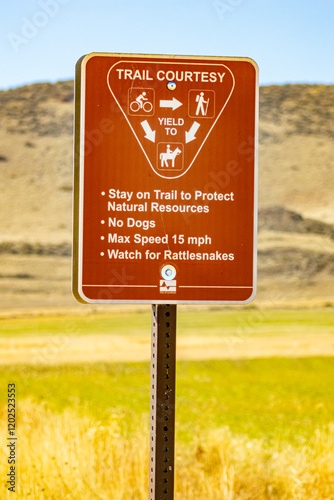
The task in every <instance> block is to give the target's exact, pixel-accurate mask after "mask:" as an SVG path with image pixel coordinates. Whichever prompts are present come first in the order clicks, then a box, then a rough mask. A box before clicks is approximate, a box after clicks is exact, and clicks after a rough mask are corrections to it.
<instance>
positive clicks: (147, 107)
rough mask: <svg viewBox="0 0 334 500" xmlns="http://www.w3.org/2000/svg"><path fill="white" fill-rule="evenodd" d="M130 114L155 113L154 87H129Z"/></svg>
mask: <svg viewBox="0 0 334 500" xmlns="http://www.w3.org/2000/svg"><path fill="white" fill-rule="evenodd" d="M128 102H129V114H133V115H140V116H144V115H153V103H154V90H153V89H139V88H132V89H129V101H128Z"/></svg>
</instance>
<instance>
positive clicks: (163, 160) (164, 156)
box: [159, 144, 182, 168]
mask: <svg viewBox="0 0 334 500" xmlns="http://www.w3.org/2000/svg"><path fill="white" fill-rule="evenodd" d="M181 153H182V151H181V149H180V148H179V147H176V148H175V149H174V151H172V150H171V148H170V144H167V150H166V152H164V153H160V156H159V158H160V166H161V168H163V167H166V168H169V167H170V166H171V167H172V168H175V158H176V157H177V156H178V155H180V154H181ZM169 160H171V165H170V164H169V163H168V162H169Z"/></svg>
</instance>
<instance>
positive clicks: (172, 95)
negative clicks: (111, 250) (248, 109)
mask: <svg viewBox="0 0 334 500" xmlns="http://www.w3.org/2000/svg"><path fill="white" fill-rule="evenodd" d="M107 83H108V87H109V90H110V92H111V94H112V96H113V98H114V99H115V101H116V103H117V105H118V106H119V108H120V110H121V111H122V113H123V115H124V117H125V119H126V121H127V123H128V125H129V127H130V129H131V131H132V133H133V134H134V136H135V138H136V139H137V141H138V144H139V146H140V148H141V150H142V152H143V153H144V155H145V157H146V159H147V161H148V163H149V165H150V167H151V168H152V170H153V171H154V172H155V173H156V174H157V175H158V176H159V177H162V178H165V179H170V178H175V179H176V178H179V177H182V176H183V175H185V174H186V173H187V172H188V171H189V169H190V168H191V166H192V165H193V163H194V161H195V160H196V158H197V156H198V155H199V154H200V152H201V150H202V149H203V147H205V142H206V140H207V138H208V137H209V135H210V133H211V131H212V130H213V128H214V126H215V125H216V123H217V122H218V120H219V118H220V116H221V115H222V113H223V111H224V109H225V107H226V105H227V103H228V101H229V99H230V97H231V95H232V92H233V90H234V76H233V73H232V71H231V70H230V69H229V68H228V67H227V66H225V65H224V64H222V63H219V62H217V61H212V62H203V63H196V62H175V61H170V62H167V61H159V60H158V59H156V58H151V59H150V60H149V61H145V60H132V61H130V60H129V61H128V60H121V61H119V62H117V63H116V64H114V65H113V66H112V67H111V68H110V69H109V72H108V76H107Z"/></svg>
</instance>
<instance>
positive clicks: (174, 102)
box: [160, 97, 182, 111]
mask: <svg viewBox="0 0 334 500" xmlns="http://www.w3.org/2000/svg"><path fill="white" fill-rule="evenodd" d="M180 106H182V102H180V101H178V100H177V99H175V97H173V99H172V100H171V101H164V100H161V101H160V108H173V111H175V109H177V108H179V107H180Z"/></svg>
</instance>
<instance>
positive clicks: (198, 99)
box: [188, 89, 215, 118]
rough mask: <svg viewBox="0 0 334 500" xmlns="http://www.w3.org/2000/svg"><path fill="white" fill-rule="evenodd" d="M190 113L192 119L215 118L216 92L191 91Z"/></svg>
mask: <svg viewBox="0 0 334 500" xmlns="http://www.w3.org/2000/svg"><path fill="white" fill-rule="evenodd" d="M188 112H189V116H190V117H191V118H213V117H214V116H215V91H214V90H200V89H197V90H195V89H192V90H189V108H188Z"/></svg>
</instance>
